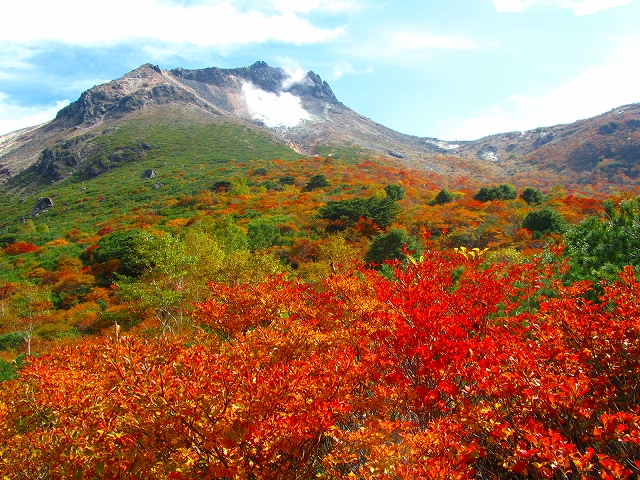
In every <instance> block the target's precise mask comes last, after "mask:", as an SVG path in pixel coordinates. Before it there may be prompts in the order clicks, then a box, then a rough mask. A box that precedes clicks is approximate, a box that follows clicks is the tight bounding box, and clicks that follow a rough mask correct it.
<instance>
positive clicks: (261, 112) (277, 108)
mask: <svg viewBox="0 0 640 480" xmlns="http://www.w3.org/2000/svg"><path fill="white" fill-rule="evenodd" d="M242 92H243V93H244V97H245V101H246V102H247V107H248V109H249V113H251V116H252V117H253V118H254V119H255V120H260V121H262V122H263V123H264V124H265V125H266V126H267V127H272V128H273V127H295V126H296V125H298V124H299V123H300V122H301V121H302V120H306V119H309V118H310V117H309V114H308V113H307V111H306V110H305V109H304V108H302V105H301V104H300V99H299V98H298V97H296V96H295V95H291V94H290V93H288V92H286V93H279V94H276V93H271V92H265V91H264V90H261V89H259V88H257V87H255V86H254V85H252V84H251V83H245V84H243V85H242Z"/></svg>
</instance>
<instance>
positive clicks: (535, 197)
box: [520, 187, 544, 205]
mask: <svg viewBox="0 0 640 480" xmlns="http://www.w3.org/2000/svg"><path fill="white" fill-rule="evenodd" d="M520 198H522V199H523V200H524V201H525V202H527V203H528V204H529V205H540V204H541V203H542V202H544V195H542V192H541V191H540V190H538V189H535V188H533V187H527V188H525V189H524V190H523V191H522V194H521V195H520Z"/></svg>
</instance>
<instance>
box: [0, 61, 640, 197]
mask: <svg viewBox="0 0 640 480" xmlns="http://www.w3.org/2000/svg"><path fill="white" fill-rule="evenodd" d="M134 120H135V121H141V122H142V123H144V124H146V125H147V126H148V127H149V128H151V127H152V126H153V125H155V124H159V125H160V124H161V125H163V126H164V127H166V128H170V127H171V125H181V126H188V125H206V124H224V123H230V124H234V125H241V126H242V127H243V128H249V129H250V131H252V132H254V133H255V134H257V135H258V136H259V137H260V138H265V139H269V140H268V141H269V142H270V143H271V144H272V145H274V146H278V148H280V147H284V148H287V147H288V148H289V149H291V150H293V151H295V152H297V153H298V154H299V155H306V156H309V155H314V154H322V155H325V154H327V153H334V154H335V153H336V152H340V151H341V149H345V148H346V149H349V150H350V151H352V152H360V154H362V155H364V156H367V155H377V156H382V157H393V158H395V159H400V160H402V161H403V162H404V163H405V164H407V166H409V167H411V168H419V169H424V170H427V171H432V172H435V173H437V174H439V175H442V178H443V181H445V182H446V179H447V178H452V179H453V178H462V177H465V178H469V179H471V180H473V181H475V182H478V183H489V182H500V181H511V182H513V183H516V184H519V185H520V184H523V185H524V184H526V183H528V182H537V183H538V184H540V185H551V184H557V183H565V184H569V185H586V184H589V185H601V186H602V187H603V188H605V189H606V188H608V185H614V186H628V185H632V184H633V183H634V182H635V180H636V179H637V178H638V174H639V167H638V165H639V164H640V159H639V158H640V128H639V127H638V125H640V105H637V104H636V105H629V106H626V107H620V108H618V109H616V110H614V111H612V112H608V113H606V114H603V115H601V116H598V117H595V118H592V119H587V120H581V121H578V122H575V123H573V124H569V125H558V126H554V127H546V128H538V129H536V130H534V131H528V132H511V133H505V134H499V135H493V136H489V137H485V138H482V139H479V140H476V141H471V142H469V141H465V142H455V143H453V142H445V141H440V140H438V139H436V138H423V137H415V136H409V135H404V134H401V133H398V132H396V131H394V130H391V129H389V128H386V127H384V126H383V125H380V124H378V123H376V122H374V121H372V120H370V119H368V118H366V117H364V116H362V115H360V114H358V113H357V112H355V111H353V110H351V109H350V108H348V107H347V106H345V105H344V104H342V103H341V102H340V101H339V100H338V99H337V98H336V96H335V95H334V93H333V92H332V90H331V88H330V86H329V85H328V84H327V83H326V82H324V81H322V79H321V78H320V77H319V76H318V75H316V74H315V73H313V72H308V73H307V74H306V75H303V76H298V77H295V78H293V77H292V76H291V75H290V74H289V73H288V72H287V71H285V70H284V69H282V68H272V67H269V66H268V65H267V64H266V63H264V62H256V63H254V64H253V65H251V66H249V67H242V68H235V69H221V68H216V67H212V68H206V69H202V70H184V69H181V68H178V69H174V70H169V71H165V70H161V69H160V68H158V67H156V66H153V65H150V64H146V65H143V66H141V67H139V68H137V69H135V70H133V71H132V72H129V73H128V74H126V75H124V76H123V77H122V78H120V79H117V80H114V81H112V82H108V83H106V84H103V85H98V86H95V87H93V88H91V89H89V90H87V91H86V92H84V93H83V94H82V95H81V96H80V98H79V99H78V100H77V101H75V102H73V103H71V104H70V105H68V106H67V107H65V108H63V109H62V110H61V111H60V112H59V113H58V115H57V116H56V118H55V119H54V120H53V121H51V122H49V123H48V124H45V125H43V126H40V127H37V128H31V129H25V130H22V131H19V132H14V133H12V134H9V135H5V136H2V137H0V182H6V181H8V180H10V179H11V181H10V182H9V184H8V185H9V186H13V187H17V186H24V185H27V184H29V182H31V183H33V182H34V181H36V183H37V181H38V180H43V181H45V182H57V181H60V180H62V179H64V178H67V177H68V176H70V175H72V174H74V173H75V174H78V175H81V176H84V177H88V176H95V175H98V174H100V173H102V172H104V171H108V170H110V169H111V168H114V167H117V166H118V165H120V164H124V163H129V162H135V161H137V160H140V159H142V158H145V156H146V155H147V154H148V153H149V152H150V151H152V150H153V149H154V148H156V147H157V145H152V144H150V143H149V142H147V141H143V140H135V139H134V140H131V141H130V142H129V143H126V144H120V145H116V146H113V145H112V147H113V148H112V149H111V150H105V147H104V145H105V144H109V143H110V142H109V141H108V140H105V138H104V137H109V136H113V134H114V132H116V131H117V130H118V129H120V128H126V127H127V125H128V123H129V122H131V121H134ZM203 141H207V142H208V141H211V142H215V139H203ZM178 142H179V140H178ZM247 151H248V152H250V151H251V148H248V150H247ZM253 153H254V154H255V155H257V156H258V157H261V155H260V152H259V151H258V150H256V149H255V148H253ZM21 172H22V173H21ZM18 174H20V175H18Z"/></svg>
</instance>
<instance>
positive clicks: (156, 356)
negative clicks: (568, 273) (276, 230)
mask: <svg viewBox="0 0 640 480" xmlns="http://www.w3.org/2000/svg"><path fill="white" fill-rule="evenodd" d="M541 270H542V269H541V268H539V267H538V266H536V265H534V264H529V265H513V266H509V267H505V266H494V267H490V268H488V269H483V268H479V265H478V262H477V261H467V260H465V259H464V258H463V257H462V256H460V255H451V256H449V255H445V254H440V253H434V252H428V253H427V254H425V259H424V260H423V261H419V262H416V263H415V264H411V265H409V266H407V267H401V266H399V265H397V266H396V271H395V278H393V279H387V278H384V277H382V276H380V275H378V274H377V273H375V272H372V271H369V270H361V271H358V272H352V273H350V274H344V275H341V274H335V275H333V276H331V277H329V278H326V279H325V280H323V281H322V282H321V283H318V284H314V285H309V284H303V283H299V282H291V281H287V280H285V279H284V277H282V276H277V277H273V278H270V279H268V280H266V281H265V282H263V283H261V284H258V285H254V286H248V285H237V286H232V287H229V286H224V285H220V284H212V285H211V292H212V294H211V298H210V299H209V300H207V301H205V302H202V303H200V304H197V305H196V306H195V311H194V316H195V318H196V319H197V320H198V321H199V322H200V323H201V324H203V325H206V326H207V327H208V328H209V329H211V331H212V332H213V333H208V334H201V335H198V336H196V337H195V338H193V339H191V342H190V343H189V344H185V342H184V340H183V339H180V338H169V339H166V340H164V341H162V342H157V343H156V342H152V341H148V340H142V339H139V338H135V337H132V338H128V339H125V340H123V341H120V342H113V341H111V340H96V341H93V342H88V343H86V344H85V345H83V346H82V347H73V348H72V347H69V348H67V349H63V350H61V351H59V352H57V353H56V354H55V355H53V356H50V357H43V358H40V359H33V360H32V364H31V365H30V366H29V367H27V368H26V369H24V370H23V372H22V376H21V379H20V380H19V381H17V382H14V383H13V384H5V385H3V386H2V387H0V400H1V401H2V403H1V405H2V408H1V409H0V423H1V424H2V425H1V426H2V428H0V439H1V440H2V442H3V445H6V447H2V448H4V450H2V449H0V453H1V454H2V455H0V462H4V464H2V463H0V465H3V467H2V468H3V473H4V471H7V472H9V473H12V474H16V475H17V474H18V473H20V472H23V473H24V475H26V476H29V475H30V476H37V475H38V474H40V473H42V472H40V471H39V470H38V469H39V468H43V469H44V468H49V469H50V474H51V475H54V476H55V475H58V476H65V475H67V476H68V475H70V474H72V473H73V472H77V471H78V469H84V470H83V472H88V473H87V475H88V476H92V475H93V476H96V475H97V476H102V477H105V476H107V475H113V476H117V475H120V476H123V475H125V474H128V475H136V476H144V477H147V478H159V477H162V478H164V477H166V476H171V477H172V478H193V477H194V476H202V477H205V478H219V477H235V478H246V477H248V476H255V477H256V478H274V479H278V478H317V477H318V475H319V473H318V472H325V473H323V475H325V476H326V477H327V478H347V477H350V476H351V477H353V476H354V475H355V476H357V477H358V478H376V479H379V478H381V479H387V478H388V479H391V478H393V479H410V478H433V479H436V478H441V479H449V478H470V477H474V476H478V475H482V476H483V477H487V478H489V477H493V476H497V477H498V478H500V477H502V476H509V475H520V476H524V475H527V476H528V477H531V478H554V477H555V476H558V477H560V476H567V477H570V478H574V477H575V478H579V477H581V476H582V477H585V478H588V477H592V476H594V475H599V476H601V477H602V478H628V477H630V476H631V475H637V474H638V471H639V470H640V465H639V464H638V462H637V458H638V457H639V456H640V407H639V406H638V404H637V400H636V398H637V392H638V391H639V390H640V367H639V358H640V331H639V329H640V301H639V300H640V285H639V284H638V282H637V281H636V279H635V273H634V272H633V271H632V270H630V269H627V270H625V271H624V272H623V274H622V275H621V281H620V282H618V283H617V284H615V285H611V286H608V287H605V288H604V295H603V297H602V299H601V300H602V301H601V303H591V302H588V301H585V300H584V299H583V298H582V297H581V294H582V293H584V291H585V288H587V285H585V284H579V285H575V286H573V287H566V288H565V287H557V290H556V292H555V294H554V295H555V297H554V298H550V299H541V298H538V297H537V295H539V286H540V284H542V283H543V281H544V282H546V283H547V285H548V284H549V278H545V277H544V275H543V274H542V273H540V272H541ZM538 302H540V305H541V308H540V309H539V310H538V311H536V310H535V306H536V305H537V304H538ZM16 419H21V420H19V421H18V420H16ZM16 422H18V423H19V422H23V423H20V424H18V423H16ZM18 431H19V432H20V433H19V434H18V433H17V432H18ZM6 452H10V453H11V454H8V455H7V454H6ZM17 453H19V454H17ZM107 472H111V473H107ZM125 472H126V473H125Z"/></svg>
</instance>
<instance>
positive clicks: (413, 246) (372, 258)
mask: <svg viewBox="0 0 640 480" xmlns="http://www.w3.org/2000/svg"><path fill="white" fill-rule="evenodd" d="M405 245H406V248H407V250H409V251H412V250H413V251H417V250H418V249H419V248H420V245H419V244H418V242H417V241H416V240H415V239H413V238H412V237H411V236H409V234H408V233H407V231H406V230H404V229H402V228H392V229H391V230H389V232H388V233H382V234H380V235H378V236H377V237H375V238H374V239H373V241H372V242H371V246H370V247H369V250H368V251H367V255H366V257H365V260H366V261H367V262H373V263H377V264H381V263H383V262H385V261H386V260H392V259H398V260H404V259H405V258H406V257H405V254H404V253H403V251H402V249H403V247H404V246H405Z"/></svg>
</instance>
